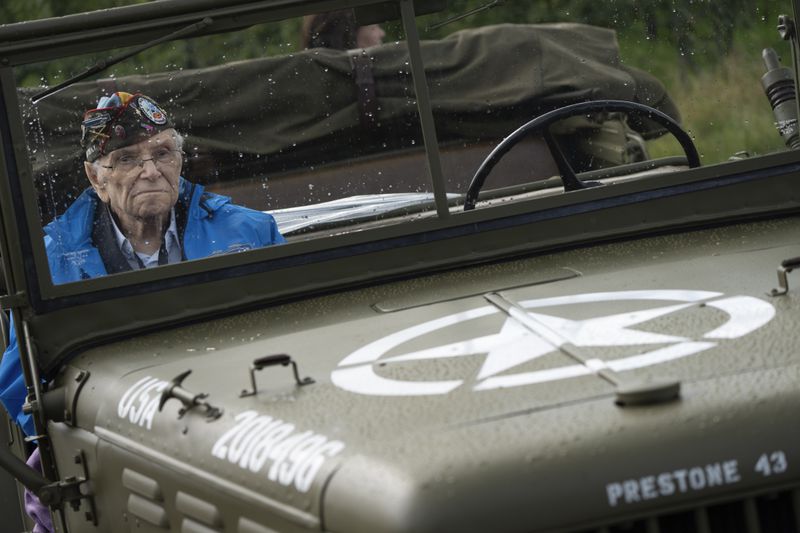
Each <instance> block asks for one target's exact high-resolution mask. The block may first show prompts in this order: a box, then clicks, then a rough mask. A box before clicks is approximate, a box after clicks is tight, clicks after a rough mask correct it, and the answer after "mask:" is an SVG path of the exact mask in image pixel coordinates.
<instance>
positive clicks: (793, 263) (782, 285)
mask: <svg viewBox="0 0 800 533" xmlns="http://www.w3.org/2000/svg"><path fill="white" fill-rule="evenodd" d="M798 267H800V257H793V258H791V259H786V260H784V261H782V262H781V266H779V267H778V288H777V289H772V291H771V292H770V293H769V295H770V296H782V295H784V294H786V293H787V292H789V279H788V276H787V275H788V274H789V273H790V272H791V271H792V270H794V269H795V268H798Z"/></svg>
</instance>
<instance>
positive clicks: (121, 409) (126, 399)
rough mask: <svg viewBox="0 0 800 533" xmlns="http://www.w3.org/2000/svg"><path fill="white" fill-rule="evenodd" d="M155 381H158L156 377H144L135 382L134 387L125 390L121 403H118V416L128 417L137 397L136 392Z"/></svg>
mask: <svg viewBox="0 0 800 533" xmlns="http://www.w3.org/2000/svg"><path fill="white" fill-rule="evenodd" d="M153 381H158V380H156V379H155V378H151V377H150V376H146V377H143V378H142V379H140V380H139V381H137V382H136V383H134V384H133V387H131V388H130V389H128V390H127V391H125V394H123V395H122V398H121V399H120V400H119V405H117V416H119V417H120V418H127V417H128V412H129V411H130V410H131V407H132V406H133V402H134V401H135V399H136V393H138V392H139V389H140V388H141V387H146V386H147V385H149V384H150V383H151V382H153Z"/></svg>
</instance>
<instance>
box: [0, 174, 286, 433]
mask: <svg viewBox="0 0 800 533" xmlns="http://www.w3.org/2000/svg"><path fill="white" fill-rule="evenodd" d="M230 202H231V199H230V198H228V197H227V196H220V195H217V194H213V193H208V192H204V190H203V187H202V186H201V185H196V184H193V183H190V182H188V181H186V180H184V179H182V178H181V181H180V192H179V197H178V202H177V204H176V209H180V210H181V213H182V218H183V219H184V220H183V223H182V224H179V228H178V231H179V234H181V235H180V237H181V245H182V253H183V258H184V259H200V258H203V257H209V256H212V255H218V254H225V253H231V252H242V251H245V250H250V249H253V248H261V247H263V246H269V245H272V244H279V243H283V242H286V241H285V240H284V238H283V236H282V235H281V234H280V232H279V231H278V226H277V224H276V223H275V219H273V218H272V215H269V214H266V213H262V212H261V211H255V210H253V209H248V208H246V207H241V206H238V205H235V204H232V203H230ZM98 205H100V200H99V198H98V197H97V195H96V194H95V193H94V191H93V190H92V189H87V190H86V191H84V192H83V194H81V195H80V196H79V197H78V199H77V200H75V202H74V203H73V204H72V205H71V206H70V207H69V209H67V211H66V212H65V213H64V214H63V215H61V216H60V217H58V218H56V219H55V220H53V221H52V222H51V223H50V224H48V225H47V226H46V227H45V228H44V232H45V238H44V241H45V249H46V251H47V259H48V262H49V264H50V274H51V275H52V277H53V283H55V284H59V283H68V282H70V281H80V280H82V279H88V278H94V277H98V276H105V275H107V274H108V271H107V269H106V267H105V264H104V262H103V260H102V258H101V253H100V250H98V248H97V247H96V246H95V243H94V242H93V241H92V232H93V229H94V221H95V211H96V209H97V207H98ZM9 341H10V342H9V345H8V348H7V349H6V351H5V353H4V354H3V359H2V361H0V401H2V403H3V405H4V406H5V408H6V410H7V411H8V413H9V414H10V415H11V417H12V418H13V419H15V420H16V421H17V423H19V425H20V426H22V428H23V430H24V431H25V433H26V434H27V435H32V434H33V433H34V427H33V420H32V419H31V417H30V415H26V414H24V413H22V404H23V403H24V402H25V395H26V388H25V381H24V378H23V376H22V368H21V366H20V363H19V348H18V346H17V338H16V331H15V329H14V327H13V324H12V328H11V335H10V339H9Z"/></svg>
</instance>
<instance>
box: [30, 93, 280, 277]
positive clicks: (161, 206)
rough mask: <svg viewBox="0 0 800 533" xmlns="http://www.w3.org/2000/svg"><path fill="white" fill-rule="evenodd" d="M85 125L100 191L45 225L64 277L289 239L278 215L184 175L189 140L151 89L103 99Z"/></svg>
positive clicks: (54, 265)
mask: <svg viewBox="0 0 800 533" xmlns="http://www.w3.org/2000/svg"><path fill="white" fill-rule="evenodd" d="M81 131H82V138H81V145H82V146H83V147H84V148H85V149H86V162H85V163H84V166H85V170H86V176H87V177H88V178H89V183H90V184H91V188H90V189H87V190H86V191H85V192H84V193H83V194H82V195H81V196H80V197H79V198H78V199H77V200H76V201H75V202H74V203H73V204H72V205H71V206H70V207H69V209H67V211H66V212H65V213H64V214H63V215H62V216H60V217H58V218H56V219H55V220H54V221H53V222H51V223H50V224H48V225H47V227H45V234H46V236H45V246H46V249H47V257H48V259H49V261H50V273H51V275H52V277H53V282H54V283H65V282H69V281H78V280H81V279H87V278H93V277H97V276H102V275H105V274H115V273H118V272H125V271H129V270H136V269H140V268H148V267H151V266H155V265H164V264H168V263H177V262H180V261H183V260H187V259H198V258H202V257H208V256H210V255H216V254H220V253H229V252H239V251H244V250H250V249H253V248H259V247H262V246H268V245H271V244H278V243H282V242H284V239H283V237H282V236H281V234H280V233H279V232H278V228H277V225H276V224H275V220H274V219H273V218H272V216H271V215H268V214H265V213H262V212H260V211H254V210H251V209H247V208H244V207H241V206H237V205H233V204H231V203H230V199H229V198H227V197H224V196H218V195H216V194H212V193H208V192H204V191H203V187H202V186H200V185H195V184H192V183H189V182H187V181H186V180H184V179H183V178H181V177H180V172H181V165H182V163H183V153H182V152H181V147H182V144H183V138H182V137H181V136H180V135H179V134H178V133H177V132H176V131H175V129H174V128H173V126H172V123H171V121H170V120H169V118H168V117H167V115H166V113H165V112H164V111H163V110H162V109H161V108H160V107H159V106H158V104H156V103H155V102H154V101H153V100H151V99H150V98H148V97H147V96H144V95H142V94H129V93H124V92H117V93H114V94H113V95H111V96H110V97H106V98H102V99H101V100H100V102H99V104H98V107H97V109H92V110H90V111H87V112H86V114H85V115H84V120H83V122H82V124H81Z"/></svg>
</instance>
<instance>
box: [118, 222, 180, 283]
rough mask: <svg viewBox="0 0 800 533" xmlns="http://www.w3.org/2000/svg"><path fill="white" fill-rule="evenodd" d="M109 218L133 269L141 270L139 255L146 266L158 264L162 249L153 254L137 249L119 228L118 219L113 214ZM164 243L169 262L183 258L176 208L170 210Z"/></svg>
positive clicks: (177, 261) (122, 250)
mask: <svg viewBox="0 0 800 533" xmlns="http://www.w3.org/2000/svg"><path fill="white" fill-rule="evenodd" d="M109 218H111V225H112V226H113V228H114V236H115V237H116V240H117V246H119V249H120V251H121V252H122V255H124V256H125V259H126V260H127V261H128V264H129V265H130V266H131V268H132V269H134V270H139V268H140V266H139V265H140V263H139V261H138V260H137V259H136V258H137V257H138V258H139V259H140V260H141V264H143V265H144V267H145V268H150V267H154V266H158V258H159V255H160V250H156V252H155V253H154V254H152V255H148V254H143V253H140V252H137V251H135V250H134V249H133V245H132V244H131V241H130V240H128V238H127V237H126V236H125V234H124V233H122V231H121V230H120V229H119V226H117V221H116V220H114V217H113V216H111V217H109ZM164 243H165V245H166V249H167V254H168V256H169V257H168V260H167V263H179V262H180V260H181V246H180V241H179V240H178V224H177V223H176V222H175V209H171V210H170V212H169V227H168V228H167V231H166V233H165V234H164Z"/></svg>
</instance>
